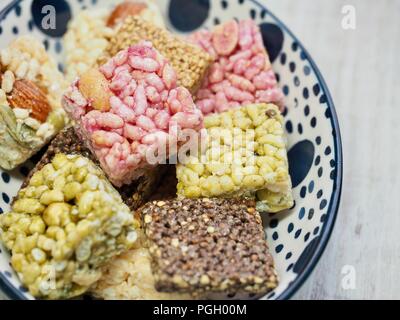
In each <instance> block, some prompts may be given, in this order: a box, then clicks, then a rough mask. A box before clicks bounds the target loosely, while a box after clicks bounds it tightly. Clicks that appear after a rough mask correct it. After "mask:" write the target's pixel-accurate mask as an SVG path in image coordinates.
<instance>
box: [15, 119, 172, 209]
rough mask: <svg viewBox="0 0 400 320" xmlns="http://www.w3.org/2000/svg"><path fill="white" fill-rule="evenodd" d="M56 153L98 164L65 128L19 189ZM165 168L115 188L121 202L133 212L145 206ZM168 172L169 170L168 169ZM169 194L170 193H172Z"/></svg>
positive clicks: (90, 153) (69, 130)
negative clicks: (75, 156) (80, 157)
mask: <svg viewBox="0 0 400 320" xmlns="http://www.w3.org/2000/svg"><path fill="white" fill-rule="evenodd" d="M57 153H65V154H76V155H81V156H83V157H86V158H88V159H90V160H91V161H93V162H94V163H95V164H98V161H97V159H96V157H95V156H94V155H93V154H92V152H90V150H89V149H88V148H87V147H86V146H85V144H84V142H83V141H82V139H81V138H80V137H79V136H78V135H77V134H76V132H75V130H74V128H73V127H67V128H64V129H63V130H61V131H60V132H59V133H58V134H57V136H56V137H55V138H54V139H53V140H52V141H51V143H50V145H49V147H48V148H47V150H46V152H45V153H44V155H43V156H42V158H41V159H40V161H39V162H38V163H37V164H36V165H35V167H34V168H33V169H32V170H31V171H30V173H29V175H28V176H27V177H26V179H25V181H24V183H23V184H22V187H21V188H25V187H26V186H28V184H29V181H30V179H31V177H32V176H33V175H34V174H35V173H36V172H37V171H39V170H41V169H42V168H43V167H44V166H45V165H46V164H48V163H49V162H51V160H52V159H53V157H54V156H55V155H56V154H57ZM166 167H167V166H163V165H159V166H155V167H154V168H153V169H152V170H149V171H148V172H146V175H144V176H142V177H140V178H139V179H137V180H135V181H133V182H132V183H131V184H129V185H124V186H123V187H121V188H116V189H117V191H118V192H119V194H120V195H121V197H122V200H123V201H124V203H125V204H126V205H127V206H128V207H129V209H131V211H135V210H136V209H137V208H139V207H140V206H141V205H143V204H145V202H146V201H148V200H149V198H150V197H153V194H154V192H155V191H156V190H158V188H159V181H160V179H161V177H163V176H164V172H165V171H167V168H166ZM168 171H171V170H170V169H169V170H168ZM174 176H175V170H174ZM175 185H176V184H175ZM173 190H174V189H173ZM169 192H170V193H171V192H172V191H169ZM156 193H157V192H156Z"/></svg>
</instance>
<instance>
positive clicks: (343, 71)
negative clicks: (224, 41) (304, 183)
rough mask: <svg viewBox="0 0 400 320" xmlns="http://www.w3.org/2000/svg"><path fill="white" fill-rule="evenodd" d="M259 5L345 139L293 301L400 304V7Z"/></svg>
mask: <svg viewBox="0 0 400 320" xmlns="http://www.w3.org/2000/svg"><path fill="white" fill-rule="evenodd" d="M229 1H234V0H229ZM1 2H2V4H1V5H0V8H1V7H2V6H3V1H1ZM4 2H5V1H4ZM261 2H263V3H265V4H266V5H267V6H268V8H269V9H270V10H271V11H272V12H274V13H275V14H276V15H277V16H278V17H279V18H281V19H282V20H283V21H284V22H285V23H286V24H287V26H288V27H289V28H290V29H291V30H292V31H293V32H294V33H295V35H296V36H297V37H298V38H299V39H300V41H301V42H303V44H304V45H305V47H306V48H307V49H308V50H309V52H310V54H311V55H312V57H313V58H314V59H315V61H316V63H317V65H318V66H319V68H320V70H321V72H322V74H323V75H324V77H325V80H326V82H327V84H328V86H329V88H330V90H331V93H332V96H333V99H334V101H335V104H336V109H337V113H338V116H339V122H340V127H341V133H342V139H343V148H344V150H343V153H344V181H343V191H342V202H341V207H340V210H339V215H338V218H337V221H336V226H335V229H334V231H333V234H332V237H331V240H330V242H329V244H328V246H327V248H326V250H325V253H324V255H323V256H322V258H321V260H320V262H319V264H318V265H317V267H316V268H315V270H314V272H313V273H312V274H311V276H310V277H309V279H308V280H307V282H306V283H305V284H304V285H303V287H302V288H301V289H300V290H299V291H298V292H297V294H296V295H295V296H294V298H295V299H394V298H397V299H399V298H400V254H399V253H400V241H399V240H400V205H399V198H400V173H399V165H400V151H399V141H400V56H399V52H400V0H380V1H376V0H330V1H320V0H302V1H296V0H264V1H262V0H261ZM344 5H353V6H354V8H355V10H356V18H357V20H356V23H357V24H356V29H355V30H344V29H343V28H342V26H341V21H342V18H343V14H342V7H343V6H344ZM345 266H351V267H350V268H351V269H353V268H354V271H355V288H354V289H347V290H345V289H343V286H342V279H343V276H344V275H343V274H342V271H346V267H345ZM1 296H2V294H1V293H0V298H1Z"/></svg>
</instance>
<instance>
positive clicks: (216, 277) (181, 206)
mask: <svg viewBox="0 0 400 320" xmlns="http://www.w3.org/2000/svg"><path fill="white" fill-rule="evenodd" d="M138 213H139V214H140V216H141V218H142V224H143V228H144V231H145V234H146V236H147V239H148V242H149V251H150V255H151V258H152V270H153V273H154V276H155V286H156V289H157V290H159V291H165V292H181V293H191V294H194V295H197V294H204V293H208V294H209V293H220V292H224V293H227V294H230V293H238V292H240V293H243V292H247V293H252V294H258V293H266V292H268V291H270V290H272V289H273V288H275V287H276V286H277V283H278V280H277V274H276V271H275V268H274V263H273V258H272V256H271V254H270V253H269V251H268V245H267V242H266V240H265V234H264V229H263V227H262V222H261V217H260V215H259V213H258V212H257V211H256V209H255V202H254V201H252V200H244V199H220V198H219V199H217V198H213V199H208V198H204V199H182V200H179V199H174V200H166V201H153V202H149V203H147V204H146V205H145V206H143V207H142V208H140V209H139V210H138Z"/></svg>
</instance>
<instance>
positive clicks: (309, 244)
mask: <svg viewBox="0 0 400 320" xmlns="http://www.w3.org/2000/svg"><path fill="white" fill-rule="evenodd" d="M157 2H158V4H159V5H160V7H161V9H162V12H163V14H164V16H165V18H166V22H167V26H168V27H169V28H170V29H171V30H173V31H175V32H179V33H186V32H190V31H193V30H195V29H198V28H200V27H210V26H212V25H214V24H218V23H220V22H222V21H225V20H229V19H232V18H238V19H244V18H252V19H254V20H255V21H256V22H257V23H258V24H259V25H260V28H261V30H262V34H263V40H264V43H265V45H266V47H267V49H268V52H269V54H270V58H271V61H272V62H273V67H274V70H275V72H276V74H277V77H278V80H279V84H280V86H281V87H282V89H283V91H284V94H285V96H286V99H285V104H286V108H285V111H284V116H285V128H286V132H287V138H288V157H289V166H290V174H291V177H292V181H293V193H294V197H295V206H294V207H293V208H292V209H290V210H287V211H286V212H283V213H279V214H275V215H272V216H264V225H265V230H266V234H267V239H268V241H269V244H270V248H271V251H272V253H273V255H274V258H275V261H276V266H277V271H278V274H279V278H280V285H279V287H278V288H277V289H276V290H274V291H273V292H271V293H269V294H268V295H267V296H265V297H263V299H287V298H290V297H291V296H292V295H293V293H294V292H295V291H296V290H297V289H298V288H299V287H300V286H301V285H302V284H303V283H304V281H305V280H306V278H307V277H308V276H309V274H310V273H311V271H312V270H313V268H314V267H315V265H316V264H317V262H318V260H319V258H320V256H321V254H322V252H323V251H324V248H325V246H326V244H327V242H328V240H329V236H330V233H331V231H332V228H333V225H334V222H335V217H336V214H337V210H338V206H339V201H340V192H341V183H342V166H343V163H342V150H341V140H340V133H339V125H338V121H337V117H336V113H335V109H334V105H333V102H332V99H331V97H330V94H329V91H328V88H327V86H326V84H325V82H324V80H323V78H322V76H321V74H320V72H319V71H318V68H317V66H316V65H315V63H314V62H313V60H312V59H311V57H310V55H309V54H308V53H307V51H306V49H305V48H304V47H303V46H302V44H301V43H300V42H299V40H298V39H297V38H296V37H295V36H294V35H293V33H292V32H291V31H290V30H289V29H288V28H287V27H286V26H285V25H284V24H283V23H282V22H281V21H280V20H279V19H278V18H276V17H275V16H274V15H273V14H272V13H271V12H270V11H269V10H268V8H266V7H265V6H264V5H262V4H261V3H259V2H257V1H253V0H229V1H227V0H222V1H220V0H210V1H207V0H168V1H167V0H159V1H157ZM44 5H53V6H54V8H55V11H56V14H57V19H56V26H57V28H56V30H51V29H50V30H46V29H43V28H42V25H41V23H40V22H41V19H42V16H43V13H42V10H41V9H42V7H43V6H44ZM111 5H113V1H109V0H70V1H65V0H16V1H11V2H10V3H9V4H8V5H7V6H4V3H3V2H2V4H1V5H0V10H1V11H0V46H1V47H4V46H5V45H7V44H8V43H9V42H10V41H11V40H12V39H13V38H15V37H16V36H18V35H19V34H26V33H31V34H33V35H34V36H36V37H37V38H39V39H41V40H42V41H43V43H44V45H45V47H46V49H47V50H48V52H49V53H50V54H51V55H53V56H54V57H55V58H56V59H57V61H58V63H59V68H60V69H61V70H62V67H63V65H62V63H63V55H62V53H63V48H62V38H61V37H62V35H63V34H64V32H65V29H66V24H67V22H68V20H69V19H70V18H71V17H73V16H74V14H76V13H77V12H78V11H79V10H81V9H83V8H91V7H104V6H111ZM193 13H195V14H193ZM32 162H34V160H32V161H30V162H29V163H26V164H24V165H22V166H20V167H19V168H18V169H16V170H14V171H13V172H4V171H1V170H0V214H1V213H3V212H4V211H7V210H8V209H9V205H10V201H11V198H12V197H13V196H14V195H15V194H16V193H17V190H18V188H19V186H20V185H21V183H22V179H23V178H24V176H26V175H27V173H28V171H29V168H30V167H31V166H32ZM9 261H10V257H9V253H8V252H7V251H6V250H5V249H4V247H3V246H1V245H0V287H1V289H2V290H3V291H4V292H5V293H6V294H7V295H8V296H9V297H10V298H15V299H31V298H32V297H31V296H30V295H29V293H27V291H26V289H25V288H23V287H22V286H21V283H20V282H19V280H18V277H17V276H16V274H15V273H14V272H13V270H12V268H11V266H10V264H9Z"/></svg>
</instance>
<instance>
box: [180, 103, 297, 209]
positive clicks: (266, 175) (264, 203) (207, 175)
mask: <svg viewBox="0 0 400 320" xmlns="http://www.w3.org/2000/svg"><path fill="white" fill-rule="evenodd" d="M204 125H205V128H206V130H207V142H206V144H205V145H206V147H205V149H204V150H202V151H201V152H199V154H198V155H197V156H194V155H191V156H190V157H188V159H187V161H186V163H184V164H183V163H181V164H178V165H177V178H178V185H177V194H178V197H181V198H182V197H186V198H200V197H239V196H243V197H246V196H248V197H251V196H254V195H255V193H256V192H257V191H258V193H257V195H258V196H259V199H260V201H259V202H258V204H257V206H258V209H259V210H260V211H268V212H277V211H280V210H283V209H286V208H290V207H291V206H292V205H293V198H292V193H291V180H290V176H289V169H288V161H287V154H286V144H285V141H284V130H283V118H282V116H281V114H280V112H279V109H278V107H277V106H275V105H273V104H251V105H247V106H245V107H241V108H235V109H231V110H229V111H225V112H222V113H219V114H218V113H215V114H211V115H208V116H206V117H205V119H204ZM259 190H265V191H259Z"/></svg>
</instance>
